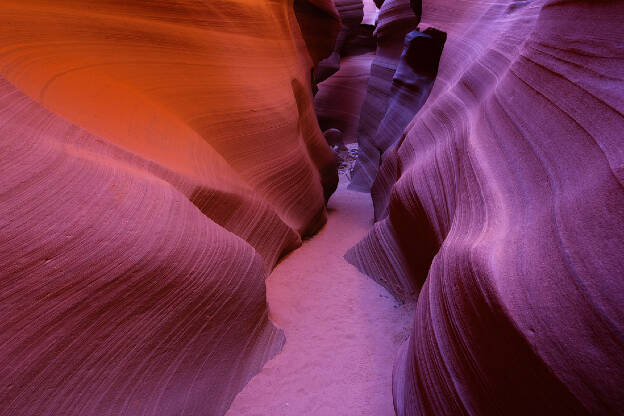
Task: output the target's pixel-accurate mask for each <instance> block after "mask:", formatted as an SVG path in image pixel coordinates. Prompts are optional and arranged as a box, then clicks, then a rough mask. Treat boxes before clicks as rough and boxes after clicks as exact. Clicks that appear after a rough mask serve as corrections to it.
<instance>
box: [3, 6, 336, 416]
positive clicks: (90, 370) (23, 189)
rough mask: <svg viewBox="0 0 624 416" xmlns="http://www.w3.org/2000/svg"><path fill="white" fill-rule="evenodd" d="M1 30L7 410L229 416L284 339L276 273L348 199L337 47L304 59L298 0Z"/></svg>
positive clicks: (78, 10) (27, 23) (105, 11)
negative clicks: (323, 96)
mask: <svg viewBox="0 0 624 416" xmlns="http://www.w3.org/2000/svg"><path fill="white" fill-rule="evenodd" d="M318 4H321V6H323V5H324V6H323V7H325V9H324V10H325V11H326V13H325V15H324V16H325V17H324V18H323V19H320V20H319V19H318V16H316V17H314V16H308V17H309V18H310V19H313V18H315V19H316V20H315V21H316V22H317V24H318V22H319V21H320V22H324V23H323V24H325V23H326V24H327V25H328V26H327V31H325V32H331V31H332V30H334V29H335V28H336V27H337V22H338V18H337V16H336V14H335V8H334V7H333V5H332V4H331V2H328V1H324V2H320V1H316V2H315V5H316V6H318ZM304 16H305V15H304ZM0 22H2V25H0V76H1V77H0V109H2V111H1V112H0V137H1V138H2V139H1V140H0V173H1V174H2V177H3V180H2V181H0V298H1V299H2V301H0V318H1V319H0V320H1V322H2V323H1V324H0V365H2V369H3V371H2V375H1V376H0V381H1V382H0V403H2V405H1V406H0V415H7V416H8V415H10V416H15V415H35V414H36V415H52V414H54V415H60V414H62V415H78V414H81V415H85V414H90V415H91V414H93V415H95V414H98V415H99V414H101V415H104V414H114V415H122V414H143V415H180V414H207V415H219V414H223V413H224V412H225V410H226V409H227V407H228V406H229V403H230V402H231V400H232V399H233V397H234V395H235V394H236V393H237V392H238V391H239V390H240V389H241V388H242V386H243V385H244V384H245V383H246V382H247V380H248V379H249V378H250V377H251V376H252V375H253V374H254V373H255V372H257V371H258V370H259V369H260V368H261V367H262V365H263V363H264V362H265V361H266V360H267V359H268V358H270V357H271V356H272V355H274V354H275V353H276V352H277V351H278V350H279V348H280V347H281V344H282V342H283V336H282V334H281V331H278V330H277V329H275V328H274V327H273V326H272V325H271V324H270V322H269V321H268V318H267V309H266V303H265V286H264V278H265V276H266V273H267V272H268V271H269V270H270V269H271V268H272V267H273V265H274V264H275V262H276V261H277V259H278V258H279V256H281V255H283V254H285V253H287V252H288V251H290V250H292V249H294V248H295V247H297V246H298V245H299V244H300V243H301V237H302V236H305V235H308V234H310V233H313V232H315V231H316V230H317V229H318V228H319V227H321V226H322V225H323V223H324V221H325V218H326V210H325V200H326V199H327V198H328V197H329V195H330V194H331V192H332V191H333V189H335V186H336V182H337V173H336V167H335V162H334V158H333V155H332V153H331V151H330V149H329V147H328V146H327V144H326V142H325V139H324V138H323V135H322V133H321V131H320V130H319V128H318V124H317V122H316V117H315V115H314V112H313V108H312V93H311V91H310V88H309V85H310V74H311V72H310V69H311V67H312V65H313V64H314V62H315V60H318V59H320V58H322V57H323V56H326V55H327V54H328V53H329V52H330V51H331V49H332V47H331V46H332V45H331V43H332V42H331V41H330V40H328V39H325V40H324V41H323V42H325V43H326V44H328V45H329V46H322V44H323V42H320V41H319V42H317V43H319V44H321V46H319V47H318V48H316V49H314V50H311V54H308V51H307V48H306V43H305V42H304V38H303V37H302V34H301V32H300V29H299V24H298V22H297V19H296V17H295V13H294V10H293V4H292V1H275V0H274V1H264V2H249V1H242V0H222V1H211V2H197V3H194V2H173V3H168V4H167V5H164V4H161V3H159V2H148V1H141V2H118V1H113V0H111V1H102V2H97V4H95V3H94V4H93V5H91V6H89V7H85V4H84V2H82V1H78V0H65V1H58V2H53V3H51V2H47V1H43V0H42V1H37V0H29V1H19V2H10V1H7V2H3V5H2V7H1V8H0ZM304 24H305V22H304ZM302 26H303V25H302ZM317 29H318V27H317ZM320 31H321V32H323V30H320ZM325 32H323V33H325ZM310 55H312V57H313V58H314V59H311V58H310Z"/></svg>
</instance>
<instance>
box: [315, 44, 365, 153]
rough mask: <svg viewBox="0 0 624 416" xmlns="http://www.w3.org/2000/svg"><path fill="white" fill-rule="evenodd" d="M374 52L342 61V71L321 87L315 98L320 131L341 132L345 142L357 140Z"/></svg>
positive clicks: (320, 85)
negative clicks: (332, 129) (334, 130)
mask: <svg viewBox="0 0 624 416" xmlns="http://www.w3.org/2000/svg"><path fill="white" fill-rule="evenodd" d="M374 56H375V55H374V54H373V53H367V54H363V55H356V56H348V57H346V58H343V59H342V60H341V61H340V69H339V70H338V72H336V73H335V74H334V75H332V76H331V77H329V78H328V79H327V80H325V81H323V82H321V83H320V84H319V85H318V92H317V93H316V95H315V96H314V108H315V110H316V113H317V116H318V121H319V125H320V127H321V130H323V131H325V130H327V129H330V128H334V129H338V130H340V131H341V132H342V133H343V140H344V142H345V143H354V142H355V141H356V140H357V126H358V124H359V120H360V109H361V107H362V103H363V102H364V98H365V96H366V86H367V84H368V77H369V74H370V65H371V62H372V60H373V58H374Z"/></svg>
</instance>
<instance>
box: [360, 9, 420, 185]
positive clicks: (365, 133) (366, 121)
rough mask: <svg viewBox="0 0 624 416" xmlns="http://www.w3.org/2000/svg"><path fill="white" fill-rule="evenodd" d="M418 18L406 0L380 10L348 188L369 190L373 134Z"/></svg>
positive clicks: (376, 154)
mask: <svg viewBox="0 0 624 416" xmlns="http://www.w3.org/2000/svg"><path fill="white" fill-rule="evenodd" d="M418 22H419V18H418V16H416V15H415V14H414V11H413V10H412V7H411V5H410V1H409V0H386V1H385V2H384V3H383V5H381V8H380V10H379V17H378V20H377V27H376V28H375V37H376V39H377V52H376V54H375V58H374V59H373V62H372V64H371V68H370V79H369V81H368V88H367V91H366V97H365V99H364V102H363V104H362V107H361V113H360V117H359V125H358V132H357V141H358V146H359V151H358V161H357V164H356V166H355V170H354V177H353V179H352V181H351V184H350V185H349V187H350V189H354V190H358V191H365V192H368V191H370V188H371V186H372V183H373V181H374V179H375V174H376V170H377V168H378V167H379V164H380V154H381V153H380V151H379V150H378V149H377V146H376V145H375V135H376V133H377V128H378V127H379V124H380V122H381V120H382V119H383V118H384V115H385V114H386V109H387V107H388V101H389V99H390V96H391V94H392V79H393V77H394V73H395V71H396V69H397V66H398V65H399V60H400V58H401V53H402V51H403V47H404V42H405V36H406V35H407V34H408V33H409V32H411V31H412V30H414V29H416V26H417V25H418Z"/></svg>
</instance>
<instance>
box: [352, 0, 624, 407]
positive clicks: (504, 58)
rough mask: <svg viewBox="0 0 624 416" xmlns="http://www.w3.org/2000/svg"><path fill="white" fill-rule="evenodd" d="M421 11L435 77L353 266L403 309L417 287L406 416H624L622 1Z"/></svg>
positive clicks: (408, 347) (445, 6)
mask: <svg viewBox="0 0 624 416" xmlns="http://www.w3.org/2000/svg"><path fill="white" fill-rule="evenodd" d="M386 3H388V1H387V2H386ZM384 7H385V5H384ZM422 12H423V17H422V20H423V24H426V25H431V26H434V27H436V28H438V29H440V30H442V31H445V32H447V33H448V40H447V42H446V46H445V48H444V51H443V54H442V58H441V62H440V67H439V73H438V77H437V79H436V82H435V85H434V87H433V91H432V92H431V96H430V97H429V99H428V101H427V102H426V104H425V105H424V107H423V108H422V109H421V110H420V111H419V112H418V114H417V115H416V116H415V118H414V119H413V120H412V121H411V123H410V124H409V125H408V126H407V128H406V130H405V132H404V138H403V139H402V140H401V141H400V142H399V143H398V144H397V145H396V146H394V147H393V148H392V149H391V150H390V151H389V152H387V154H386V155H385V157H384V160H383V164H382V166H381V170H380V173H379V174H378V176H377V178H376V181H375V184H374V186H373V192H372V194H373V199H374V202H375V210H376V218H377V219H379V220H380V221H379V222H377V223H376V224H375V227H374V229H373V230H372V231H371V232H370V233H369V235H368V237H367V238H366V239H364V240H363V241H362V242H360V243H359V244H358V245H357V246H356V247H354V248H353V249H352V250H351V252H350V253H349V254H348V258H349V259H350V260H351V261H352V262H354V263H355V264H356V265H358V267H360V268H361V269H362V270H364V271H365V272H366V273H368V274H369V275H371V276H373V277H375V278H376V279H377V280H378V281H380V282H382V283H384V284H386V285H387V286H388V287H389V288H390V289H391V290H393V291H394V292H395V294H396V295H397V296H398V297H407V296H408V295H409V294H410V293H413V292H415V291H418V290H420V294H419V297H418V301H417V311H416V315H415V321H414V329H413V333H412V336H411V338H410V340H409V342H408V343H406V344H405V345H404V347H403V349H402V352H401V354H400V356H399V358H398V360H397V362H396V366H395V374H394V400H395V408H396V410H397V414H399V415H459V414H478V415H490V414H492V415H493V414H505V415H515V414H518V415H527V414H566V415H568V414H605V415H606V414H619V413H621V412H622V409H623V408H624V392H623V390H622V388H621V386H622V385H624V361H623V360H622V357H623V356H624V303H623V302H622V299H624V284H623V283H622V279H621V276H622V275H623V274H624V239H623V238H622V235H623V231H624V230H623V225H622V218H623V217H624V191H623V190H624V188H623V184H624V153H623V151H622V149H623V148H624V142H623V139H622V134H621V132H622V131H623V129H624V117H623V111H624V99H623V97H624V87H623V85H624V47H623V44H622V41H621V40H622V39H623V38H624V4H622V3H621V2H609V1H604V2H590V1H587V2H582V1H558V0H557V1H539V0H535V1H523V2H512V3H510V2H507V1H487V2H486V1H477V0H472V1H463V2H455V1H444V0H429V1H425V2H424V3H423V10H422ZM382 13H383V9H382Z"/></svg>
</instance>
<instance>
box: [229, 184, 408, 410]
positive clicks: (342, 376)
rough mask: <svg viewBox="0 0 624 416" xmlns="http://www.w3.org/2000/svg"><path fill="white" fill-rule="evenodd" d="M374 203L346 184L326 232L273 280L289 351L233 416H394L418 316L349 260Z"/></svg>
mask: <svg viewBox="0 0 624 416" xmlns="http://www.w3.org/2000/svg"><path fill="white" fill-rule="evenodd" d="M371 218H372V204H371V202H370V195H368V194H363V193H357V192H352V191H349V190H347V189H346V180H345V178H344V177H341V183H340V186H339V188H338V190H337V191H336V193H335V194H334V195H333V196H332V197H331V199H330V202H329V219H328V222H327V225H326V226H325V227H324V228H323V229H322V230H321V231H320V232H319V233H318V234H317V235H315V236H314V237H312V238H311V239H310V240H308V241H305V242H304V244H303V246H302V247H301V248H299V249H297V250H295V251H294V252H293V253H291V254H290V255H289V256H287V257H286V258H284V259H283V260H282V261H281V262H280V263H279V264H278V266H277V267H276V268H275V269H274V271H273V272H272V273H271V275H270V276H269V278H268V280H267V298H268V303H269V308H270V315H271V319H272V320H273V322H274V323H275V324H276V325H277V326H279V327H280V328H282V329H283V330H284V332H285V335H286V345H285V346H284V349H283V350H282V352H281V353H280V354H278V355H277V356H276V357H275V358H274V359H273V360H271V361H269V362H268V363H267V364H266V365H265V366H264V368H263V369H262V371H261V372H260V373H259V374H258V375H256V376H255V377H254V378H253V379H252V380H251V381H250V382H249V383H248V384H247V386H246V387H245V388H244V389H243V390H242V391H241V393H240V394H239V395H238V396H237V397H236V399H235V401H234V403H233V404H232V406H231V408H230V410H229V412H228V413H227V414H228V415H229V416H235V415H254V416H255V415H262V416H265V415H315V416H324V415H343V416H347V415H376V416H384V415H394V409H393V405H392V364H393V360H394V356H395V354H396V352H397V350H398V348H399V346H400V345H401V343H402V342H403V341H404V340H405V339H406V338H407V335H408V331H409V327H410V322H411V319H410V318H411V317H412V313H411V310H410V306H409V305H399V304H398V303H397V302H396V301H395V300H394V299H393V298H392V297H391V296H390V295H389V294H388V292H387V291H386V290H385V289H384V288H382V287H381V286H379V285H377V284H376V283H375V282H373V281H372V280H370V279H369V278H367V277H366V276H365V275H363V274H361V273H359V272H358V270H357V269H356V268H355V267H353V266H352V265H350V264H349V263H347V262H346V261H345V260H344V258H343V255H344V253H345V252H346V251H347V250H348V249H349V248H350V247H351V246H353V245H354V244H355V243H356V242H357V241H358V240H360V239H361V238H362V237H364V235H365V233H366V231H367V230H368V228H369V227H370V225H371Z"/></svg>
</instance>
